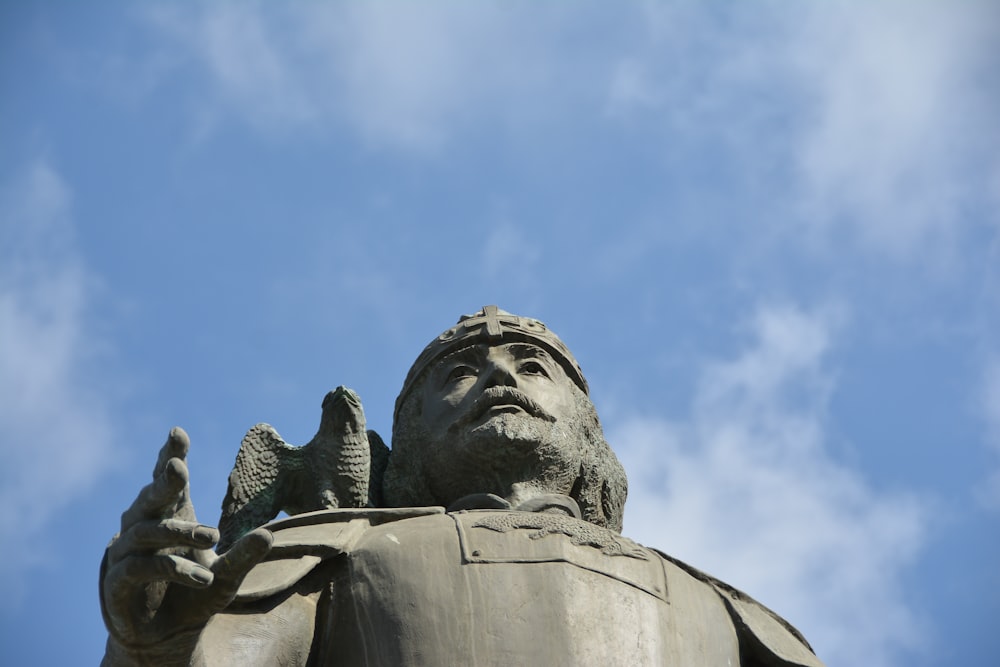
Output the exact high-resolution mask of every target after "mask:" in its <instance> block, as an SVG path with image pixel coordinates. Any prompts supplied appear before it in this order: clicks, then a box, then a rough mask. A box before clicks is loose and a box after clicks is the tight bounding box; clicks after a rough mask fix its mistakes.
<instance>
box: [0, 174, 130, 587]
mask: <svg viewBox="0 0 1000 667" xmlns="http://www.w3.org/2000/svg"><path fill="white" fill-rule="evenodd" d="M70 204H71V196H70V191H69V189H68V188H67V186H66V185H65V183H63V181H62V180H61V179H60V177H59V175H58V174H57V173H56V172H55V171H54V170H53V169H52V168H51V167H49V166H48V165H47V164H46V163H45V162H43V161H40V162H37V163H35V164H33V165H31V166H30V167H29V168H28V169H27V170H26V172H25V173H24V174H22V175H21V177H20V178H18V179H16V180H15V181H14V182H11V183H7V184H6V186H5V187H3V188H2V189H0V225H2V227H0V228H2V244H0V432H2V433H3V434H4V435H3V438H2V440H0V455H2V457H3V461H4V464H3V466H2V468H0V470H2V472H0V480H2V484H0V509H2V511H3V518H4V520H5V522H6V523H7V525H9V526H14V525H16V526H18V527H19V528H18V537H17V539H11V540H7V543H6V544H5V546H4V551H3V560H4V566H3V568H2V573H3V574H2V576H0V590H2V591H3V592H4V596H3V597H4V598H5V600H6V601H7V603H8V604H16V602H17V600H18V598H19V595H20V594H21V593H22V592H23V590H24V588H23V587H24V584H23V583H22V582H23V581H24V574H25V572H26V571H27V570H28V569H29V568H31V567H34V566H37V565H39V564H41V563H43V562H46V560H47V559H48V558H50V557H49V556H47V555H46V549H45V544H46V543H47V542H48V540H49V538H48V537H47V536H46V527H47V523H48V522H49V521H50V520H51V518H52V517H53V515H54V514H55V513H56V512H58V511H60V510H64V509H66V508H67V507H69V506H70V505H71V504H72V503H73V502H74V501H76V500H77V499H79V498H80V497H81V496H82V495H83V494H84V493H86V492H87V491H88V489H90V488H91V487H92V486H93V485H94V484H95V483H96V482H97V481H98V480H99V478H100V476H101V475H102V473H104V472H106V471H107V470H108V468H109V467H110V466H111V465H113V457H112V456H111V454H112V437H113V429H112V426H111V420H110V416H109V412H108V406H107V404H106V401H105V400H104V397H103V396H102V395H101V393H100V387H101V386H102V385H103V380H102V379H96V378H95V377H94V376H93V375H91V373H93V372H94V371H95V370H97V369H96V368H95V367H94V365H93V363H94V362H95V361H96V360H97V359H98V357H99V355H100V353H101V350H100V348H101V346H100V344H99V343H98V342H97V340H96V339H95V336H94V332H93V330H92V328H91V324H90V316H89V311H90V309H91V294H92V291H93V288H94V281H93V278H92V276H91V275H90V274H89V273H88V271H87V269H86V268H85V266H84V265H83V263H82V261H81V259H80V257H79V255H78V252H77V251H76V247H75V240H74V236H73V234H74V230H73V225H72V221H71V219H70V215H69V211H70Z"/></svg>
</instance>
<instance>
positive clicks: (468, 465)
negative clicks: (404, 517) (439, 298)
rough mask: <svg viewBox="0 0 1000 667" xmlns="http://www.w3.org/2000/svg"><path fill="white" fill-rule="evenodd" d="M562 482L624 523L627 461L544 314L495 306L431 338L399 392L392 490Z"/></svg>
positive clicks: (498, 489) (608, 520)
mask: <svg viewBox="0 0 1000 667" xmlns="http://www.w3.org/2000/svg"><path fill="white" fill-rule="evenodd" d="M512 489H522V490H523V489H527V490H528V492H531V491H536V492H541V493H562V494H566V495H569V496H571V497H572V498H574V499H575V500H576V502H577V504H578V505H579V506H580V510H581V512H582V514H583V518H584V519H586V520H587V521H590V522H591V523H595V524H597V525H601V526H606V527H608V528H612V529H614V530H619V531H620V530H621V524H622V510H623V508H624V504H625V495H626V491H627V482H626V479H625V471H624V469H623V468H622V466H621V463H619V461H618V459H617V457H616V456H615V455H614V452H612V451H611V448H610V447H609V446H608V443H607V442H606V441H605V439H604V434H603V431H602V430H601V424H600V422H599V420H598V418H597V412H596V411H595V410H594V406H593V404H592V403H591V401H590V398H589V396H588V388H587V381H586V380H585V379H584V377H583V373H582V371H581V370H580V367H579V365H578V364H577V363H576V360H575V359H574V358H573V355H572V354H570V352H569V350H568V349H567V348H566V346H565V345H564V344H563V342H562V341H561V340H559V338H558V337H557V336H556V335H555V334H554V333H552V332H551V331H550V330H549V329H548V328H546V326H545V325H544V324H542V323H541V322H539V321H538V320H534V319H530V318H524V317H517V316H515V315H511V314H510V313H507V312H504V311H502V310H499V309H498V308H497V307H496V306H486V307H485V308H483V309H482V310H481V311H479V312H478V313H476V314H474V315H465V316H463V317H462V318H461V319H459V321H458V323H457V324H456V325H455V326H454V327H452V328H451V329H448V330H447V331H445V332H444V333H443V334H441V335H440V336H438V337H437V338H436V339H434V340H433V341H431V343H430V344H429V345H427V347H426V348H424V351H423V352H422V353H421V355H420V356H419V357H418V358H417V361H416V362H415V363H414V364H413V367H412V368H411V369H410V372H409V374H408V375H407V377H406V381H405V382H404V384H403V389H402V391H401V392H400V393H399V397H398V398H397V399H396V410H395V415H394V419H393V429H392V454H391V456H390V458H389V467H388V469H387V470H386V475H385V481H384V487H383V494H384V499H385V501H386V504H388V505H390V506H396V507H403V506H419V505H445V506H447V505H450V504H451V503H452V502H454V501H456V500H458V499H459V498H462V497H464V496H467V495H470V494H474V493H493V494H496V495H499V496H503V497H506V496H508V495H510V493H511V491H512Z"/></svg>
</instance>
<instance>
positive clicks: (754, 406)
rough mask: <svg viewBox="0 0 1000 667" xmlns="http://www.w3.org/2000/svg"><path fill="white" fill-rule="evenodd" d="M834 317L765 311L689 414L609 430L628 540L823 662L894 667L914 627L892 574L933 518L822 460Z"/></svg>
mask: <svg viewBox="0 0 1000 667" xmlns="http://www.w3.org/2000/svg"><path fill="white" fill-rule="evenodd" d="M840 319H841V318H840V316H839V315H838V311H837V310H836V309H832V310H828V311H823V312H818V313H807V312H803V311H801V310H799V309H796V308H791V307H765V308H761V309H760V311H759V312H758V313H757V316H756V318H755V320H754V323H753V328H752V331H753V338H754V341H753V344H752V345H750V346H749V347H748V348H747V349H746V350H744V351H743V353H742V354H740V355H739V356H738V357H737V358H736V359H734V360H731V361H725V362H716V363H711V364H708V365H706V367H705V369H704V372H703V374H702V376H701V380H700V384H699V388H698V391H697V396H696V398H695V400H694V404H693V406H692V413H691V415H690V417H689V418H688V419H686V420H684V421H683V422H669V421H666V420H664V419H659V418H643V417H634V418H631V419H625V420H623V421H622V422H621V423H620V424H618V425H616V426H614V427H611V428H609V429H608V430H609V440H610V441H611V442H613V443H614V444H615V446H616V449H617V450H618V451H619V453H620V456H621V458H622V460H623V463H624V464H625V466H626V469H627V470H628V471H629V472H630V494H629V501H628V506H627V509H626V515H625V532H626V533H627V534H629V535H630V536H633V537H635V538H636V539H638V540H639V541H641V542H643V543H645V544H650V545H653V546H657V547H660V548H662V549H664V550H666V551H667V552H668V553H671V554H673V555H675V556H677V557H679V558H681V559H683V560H685V561H687V562H689V563H691V564H692V565H694V566H696V567H699V568H703V569H705V570H706V571H707V572H710V573H712V574H714V575H716V576H718V577H720V578H722V579H724V580H726V581H728V582H729V583H731V584H733V585H735V586H737V587H738V588H741V589H743V590H745V591H747V592H748V593H749V594H750V595H753V596H754V597H757V598H758V599H759V600H761V602H763V603H764V604H766V605H768V606H770V607H772V608H773V609H775V610H776V611H777V612H778V613H780V614H782V615H783V616H784V617H786V618H787V619H788V620H789V621H790V622H792V623H793V624H794V625H796V626H797V627H798V628H799V629H801V630H802V631H803V632H804V633H805V635H806V637H807V638H808V639H809V640H810V641H811V642H812V644H813V647H814V648H815V649H816V650H817V653H818V654H819V656H820V657H821V658H822V659H824V660H825V661H826V662H827V664H830V665H861V664H864V665H873V666H879V665H893V664H901V663H900V662H899V659H901V658H902V654H903V653H904V652H905V651H906V650H907V649H909V650H912V649H914V648H916V647H917V646H918V645H919V644H920V642H921V639H920V637H921V634H920V633H921V621H920V618H918V615H917V614H915V613H914V612H913V611H912V610H911V609H910V608H909V607H908V606H907V601H906V600H905V598H904V596H903V591H902V590H901V585H900V575H901V572H902V570H903V569H904V568H905V567H906V566H907V565H908V564H909V563H910V562H911V561H912V560H913V559H914V557H915V556H916V554H917V552H918V551H919V550H920V548H921V546H922V543H923V541H924V533H925V530H926V524H927V521H928V516H927V511H926V509H925V508H923V507H922V506H921V505H920V504H919V503H917V502H916V501H915V500H914V499H912V498H908V497H904V496H901V495H894V494H890V493H883V492H878V491H876V490H874V489H872V488H871V487H870V486H869V485H868V484H867V483H866V481H865V480H864V479H863V478H862V477H861V476H860V475H859V474H858V473H857V472H856V471H855V470H853V469H851V468H850V467H848V466H846V465H844V464H842V463H839V462H837V461H836V460H835V459H834V458H833V457H831V455H830V453H829V452H828V443H827V441H826V437H825V435H824V412H825V407H826V401H827V397H828V395H829V392H830V391H831V390H832V388H833V377H832V374H831V372H830V371H829V370H827V369H826V368H825V367H824V355H825V353H826V352H827V350H828V348H829V346H830V344H831V341H832V337H833V335H834V333H835V332H836V329H837V327H838V326H839V325H838V322H839V321H840Z"/></svg>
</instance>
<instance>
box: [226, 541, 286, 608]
mask: <svg viewBox="0 0 1000 667" xmlns="http://www.w3.org/2000/svg"><path fill="white" fill-rule="evenodd" d="M273 542H274V536H273V535H272V534H271V531H269V530H267V529H265V528H258V529H256V530H253V531H251V532H249V533H247V534H246V535H244V536H243V537H241V538H240V539H239V540H237V542H236V543H235V544H234V545H233V546H232V548H231V549H229V551H227V552H226V553H224V554H222V555H221V556H220V557H219V558H218V560H216V561H215V564H214V565H213V566H212V571H213V572H214V573H215V583H214V585H213V586H212V593H213V598H214V601H215V603H216V606H217V607H222V606H225V605H226V604H228V603H229V601H230V600H232V599H233V597H235V596H236V591H237V590H239V587H240V584H241V583H243V579H244V578H245V577H246V576H247V573H248V572H249V571H250V570H251V569H252V568H253V566H254V565H256V564H257V563H259V562H260V561H261V560H263V559H264V557H265V556H267V554H268V552H269V551H271V544H272V543H273Z"/></svg>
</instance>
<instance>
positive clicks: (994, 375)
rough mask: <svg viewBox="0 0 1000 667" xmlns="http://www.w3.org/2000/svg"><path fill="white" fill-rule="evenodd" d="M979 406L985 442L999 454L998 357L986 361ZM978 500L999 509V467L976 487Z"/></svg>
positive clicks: (989, 506)
mask: <svg viewBox="0 0 1000 667" xmlns="http://www.w3.org/2000/svg"><path fill="white" fill-rule="evenodd" d="M980 401H981V403H980V408H981V412H982V415H983V418H984V420H985V422H986V428H987V438H986V439H987V442H988V443H989V444H990V445H991V446H992V447H993V449H994V450H995V452H996V454H997V455H998V456H1000V357H993V358H992V359H990V360H989V361H988V362H987V363H986V369H985V372H984V373H983V383H982V389H981V392H980ZM977 491H978V496H979V499H980V501H981V502H982V503H983V504H984V505H985V506H986V507H988V508H990V509H993V510H998V511H1000V467H998V468H997V469H995V470H993V472H992V473H990V474H989V475H988V477H987V478H986V479H985V480H983V482H982V483H981V484H980V485H979V488H978V489H977Z"/></svg>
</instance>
